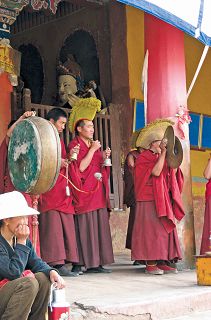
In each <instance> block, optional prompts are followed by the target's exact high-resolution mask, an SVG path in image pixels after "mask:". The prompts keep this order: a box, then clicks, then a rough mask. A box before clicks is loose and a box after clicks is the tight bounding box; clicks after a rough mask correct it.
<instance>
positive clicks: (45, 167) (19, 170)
mask: <svg viewBox="0 0 211 320" xmlns="http://www.w3.org/2000/svg"><path fill="white" fill-rule="evenodd" d="M8 164H9V173H10V177H11V180H12V183H13V185H14V186H15V188H16V189H17V190H19V191H22V192H26V193H30V194H41V193H45V192H47V191H48V190H50V189H51V188H52V187H53V186H54V184H55V182H56V180H57V177H58V174H59V170H60V166H61V144H60V138H59V134H58V132H57V130H56V128H55V126H54V125H53V124H52V123H51V122H49V121H47V120H45V119H42V118H40V117H34V116H33V117H30V118H28V119H25V120H23V121H21V122H19V123H18V124H17V125H16V126H15V128H14V130H13V133H12V135H11V138H10V142H9V148H8Z"/></svg>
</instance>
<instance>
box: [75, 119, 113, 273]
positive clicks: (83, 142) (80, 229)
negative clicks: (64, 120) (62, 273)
mask: <svg viewBox="0 0 211 320" xmlns="http://www.w3.org/2000/svg"><path fill="white" fill-rule="evenodd" d="M93 133H94V126H93V122H92V121H89V120H81V121H78V122H77V124H76V137H75V139H73V140H72V141H71V143H70V144H69V149H71V148H74V147H75V146H76V145H78V144H79V145H80V151H79V154H78V159H77V161H76V162H77V165H78V168H79V171H80V176H78V178H77V177H75V179H74V183H75V184H76V185H77V186H78V187H79V188H78V189H79V190H81V191H82V192H81V191H77V190H76V189H75V190H74V205H75V211H76V215H75V223H76V235H77V240H78V250H79V264H78V265H75V266H74V268H73V270H80V268H81V266H85V267H86V269H87V272H88V273H106V272H111V270H109V269H106V268H103V265H107V264H111V263H113V262H114V257H113V249H112V241H111V233H110V226H109V212H108V209H109V208H110V202H109V186H108V179H109V173H110V172H109V168H108V167H104V166H103V161H104V158H105V157H108V156H110V152H111V151H110V149H109V148H107V149H106V151H105V152H104V154H103V153H102V152H101V151H100V148H101V144H100V142H99V141H92V139H93ZM103 156H104V157H103ZM96 173H101V175H102V178H101V180H97V179H96V178H95V176H96Z"/></svg>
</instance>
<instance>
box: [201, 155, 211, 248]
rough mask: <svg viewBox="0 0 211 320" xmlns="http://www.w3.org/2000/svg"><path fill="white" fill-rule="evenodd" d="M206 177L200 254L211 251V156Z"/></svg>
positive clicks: (205, 172) (205, 173) (205, 171)
mask: <svg viewBox="0 0 211 320" xmlns="http://www.w3.org/2000/svg"><path fill="white" fill-rule="evenodd" d="M204 177H205V178H206V179H207V180H208V182H207V184H206V193H205V201H206V203H205V213H204V226H203V232H202V240H201V250H200V254H205V253H206V252H207V251H211V239H210V236H211V158H210V159H209V160H208V164H207V166H206V168H205V170H204Z"/></svg>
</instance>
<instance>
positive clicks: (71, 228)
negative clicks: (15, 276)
mask: <svg viewBox="0 0 211 320" xmlns="http://www.w3.org/2000/svg"><path fill="white" fill-rule="evenodd" d="M46 119H47V120H49V121H50V122H51V123H53V124H54V125H55V127H56V129H57V130H58V133H59V134H61V133H62V132H63V130H64V128H65V125H66V122H67V115H66V113H65V112H64V111H63V110H62V109H60V108H54V109H52V110H50V111H49V112H48V114H47V116H46ZM61 150H62V152H61V154H62V159H61V169H60V175H59V177H58V179H57V181H56V184H55V186H54V187H53V188H52V189H51V190H50V191H48V192H46V193H44V194H42V197H41V202H40V212H41V215H40V217H39V223H40V225H39V232H40V243H41V256H42V258H43V260H44V261H46V262H47V263H48V264H49V265H51V266H54V268H56V269H57V270H58V271H59V273H60V274H61V275H63V276H76V275H78V274H77V273H73V272H71V271H70V270H69V269H68V268H67V267H66V266H65V264H66V263H69V262H72V263H77V262H78V250H77V243H76V236H75V224H74V219H73V215H74V213H75V211H74V207H73V203H72V201H73V198H72V193H71V192H70V193H69V192H68V193H67V192H66V191H67V190H66V187H67V179H65V175H66V170H67V169H66V168H67V166H68V162H69V161H68V159H67V153H66V149H65V145H64V142H63V140H62V139H61ZM73 152H78V148H75V149H73V150H71V152H70V153H73ZM74 170H75V169H74V165H72V164H71V163H70V164H69V172H70V174H71V172H72V171H74Z"/></svg>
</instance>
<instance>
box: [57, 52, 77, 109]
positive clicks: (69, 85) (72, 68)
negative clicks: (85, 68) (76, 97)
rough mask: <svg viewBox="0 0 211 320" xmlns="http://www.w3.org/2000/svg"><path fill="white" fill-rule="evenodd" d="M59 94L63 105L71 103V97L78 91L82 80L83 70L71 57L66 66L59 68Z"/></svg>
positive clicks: (61, 65) (60, 64) (60, 65)
mask: <svg viewBox="0 0 211 320" xmlns="http://www.w3.org/2000/svg"><path fill="white" fill-rule="evenodd" d="M57 76H58V94H59V99H60V102H61V105H64V104H65V103H66V102H69V99H68V98H69V96H71V95H73V94H75V93H76V92H77V91H78V89H79V88H78V83H79V81H80V80H81V78H82V77H81V68H80V66H79V65H78V64H77V62H75V60H74V59H73V56H72V55H70V56H69V57H68V59H67V60H66V61H65V63H64V64H62V63H61V62H60V63H59V65H58V67H57Z"/></svg>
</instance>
